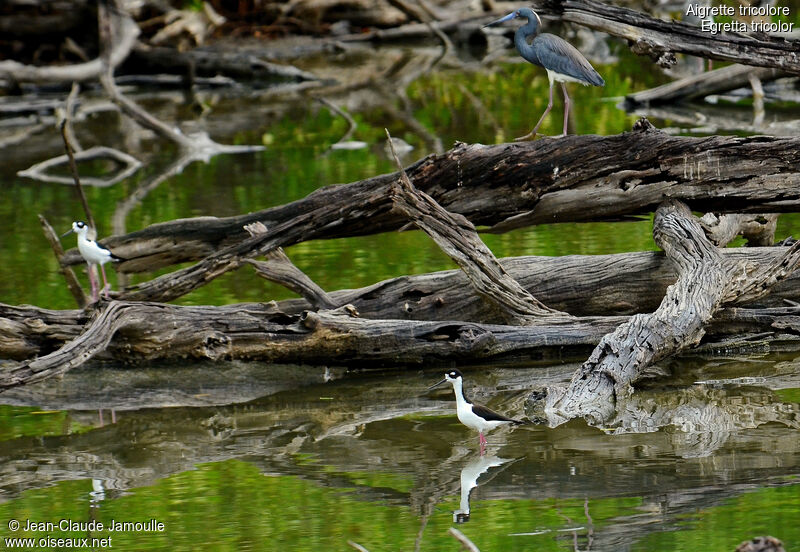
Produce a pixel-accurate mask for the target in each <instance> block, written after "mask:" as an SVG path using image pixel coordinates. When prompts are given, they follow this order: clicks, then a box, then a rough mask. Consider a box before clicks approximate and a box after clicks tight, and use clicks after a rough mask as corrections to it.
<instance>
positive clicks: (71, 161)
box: [61, 116, 97, 228]
mask: <svg viewBox="0 0 800 552" xmlns="http://www.w3.org/2000/svg"><path fill="white" fill-rule="evenodd" d="M66 129H67V117H66V116H65V117H64V120H63V121H61V137H62V138H63V139H64V149H66V150H67V157H68V158H69V170H70V172H71V173H72V179H73V180H74V181H75V190H77V192H78V197H79V198H80V200H81V205H83V212H84V213H86V222H87V223H89V226H90V227H91V228H97V226H95V223H94V217H93V216H92V210H91V209H90V208H89V202H88V201H87V200H86V194H84V193H83V187H82V186H81V179H80V176H78V165H77V164H76V163H75V155H74V154H73V153H72V146H71V145H70V143H69V137H68V136H67V130H66Z"/></svg>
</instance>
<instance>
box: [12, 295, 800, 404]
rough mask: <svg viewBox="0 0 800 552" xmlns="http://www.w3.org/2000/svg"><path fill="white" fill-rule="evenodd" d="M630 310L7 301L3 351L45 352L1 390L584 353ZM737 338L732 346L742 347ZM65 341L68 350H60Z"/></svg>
mask: <svg viewBox="0 0 800 552" xmlns="http://www.w3.org/2000/svg"><path fill="white" fill-rule="evenodd" d="M627 320H629V319H628V317H622V316H608V317H595V318H574V319H572V320H571V321H569V322H565V321H563V320H562V321H560V322H559V321H556V322H551V321H549V320H547V319H544V320H543V321H542V322H541V323H540V324H538V325H535V326H534V325H529V326H505V325H499V324H477V323H472V322H463V321H455V320H444V321H434V322H426V321H412V320H374V319H365V318H358V317H354V316H353V315H352V311H349V310H347V309H338V310H336V311H320V312H317V313H314V312H304V313H301V314H298V315H288V314H286V313H284V312H281V311H280V310H279V309H278V308H277V307H276V306H275V305H274V304H265V303H250V304H241V305H228V306H223V307H209V306H206V307H185V306H175V305H164V304H154V303H123V302H111V303H107V304H106V305H104V307H103V308H102V309H101V310H100V311H98V312H96V313H95V314H94V316H93V318H91V319H89V316H88V315H87V312H86V311H78V310H73V311H47V310H44V309H37V308H35V307H11V306H4V305H0V327H1V328H2V330H3V331H2V335H0V355H2V356H3V357H5V358H8V357H9V356H10V353H14V354H18V353H25V354H26V356H29V357H32V356H34V355H42V356H39V357H37V358H29V360H24V361H21V362H7V363H5V364H3V365H0V389H6V388H10V387H15V386H18V385H23V384H26V383H32V382H35V381H41V380H43V379H46V378H48V377H52V376H56V375H59V374H62V373H64V372H66V371H68V370H69V369H71V368H73V367H75V366H78V365H79V364H81V363H83V362H87V361H89V360H91V359H98V360H116V361H120V362H147V361H153V360H175V359H187V358H190V359H205V360H213V361H221V360H232V359H247V360H260V361H265V362H291V363H301V364H302V363H305V364H322V365H326V366H328V365H340V366H353V367H359V366H370V367H375V366H419V365H422V364H427V363H431V362H464V363H470V362H484V361H486V360H489V359H501V358H508V357H509V356H512V357H519V358H524V359H531V358H534V359H536V358H549V356H551V355H558V356H559V357H560V356H563V355H566V354H578V353H583V352H584V351H586V350H587V349H588V348H591V347H592V346H594V345H596V344H597V343H598V342H599V341H600V339H601V338H602V337H603V336H604V335H605V334H608V333H609V332H611V331H613V330H614V328H616V327H617V326H618V325H619V324H621V323H624V322H625V321H627ZM708 334H709V335H713V336H714V338H715V339H720V338H724V336H730V335H735V336H737V343H740V344H741V345H742V346H747V345H748V344H752V341H748V340H750V339H751V338H750V337H749V336H748V335H747V334H757V338H758V343H760V344H762V345H764V346H769V343H770V342H771V341H774V340H778V341H784V340H790V341H792V342H793V343H794V344H795V347H797V346H800V341H796V340H795V339H794V338H793V337H791V336H796V335H800V319H799V318H798V316H797V309H795V308H783V309H759V310H751V309H732V310H731V311H730V312H728V311H725V312H724V318H721V319H720V321H719V322H712V323H711V324H710V327H709V329H708ZM735 346H736V344H735V343H734V344H729V345H728V347H730V348H735ZM57 347H61V348H57Z"/></svg>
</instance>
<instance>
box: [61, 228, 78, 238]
mask: <svg viewBox="0 0 800 552" xmlns="http://www.w3.org/2000/svg"><path fill="white" fill-rule="evenodd" d="M74 231H75V230H73V229H72V228H70V229H69V230H67V231H66V232H64V233H63V234H61V237H62V238H65V237H67V236H69V235H70V234H72V233H73V232H74Z"/></svg>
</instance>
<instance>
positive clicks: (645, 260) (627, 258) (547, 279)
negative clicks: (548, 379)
mask: <svg viewBox="0 0 800 552" xmlns="http://www.w3.org/2000/svg"><path fill="white" fill-rule="evenodd" d="M784 251H785V250H784V249H783V248H780V247H764V248H761V247H748V248H730V249H720V254H721V255H723V256H724V257H726V258H729V259H730V260H731V262H753V263H757V264H768V263H771V262H776V261H777V259H778V258H779V257H780V256H781V255H783V253H784ZM500 263H501V265H502V266H503V268H504V269H505V271H506V272H508V274H509V275H510V276H511V277H512V278H513V279H514V280H516V281H517V282H519V283H520V285H522V287H523V288H524V289H526V290H527V291H528V292H529V293H530V294H531V295H533V296H534V297H536V298H538V299H539V300H540V301H541V302H542V303H544V304H545V305H548V306H549V307H550V308H553V309H556V310H559V311H564V312H568V313H570V314H572V315H574V316H604V315H608V316H617V315H631V314H636V313H642V312H651V311H653V310H655V309H656V308H657V307H658V305H659V303H661V300H662V299H663V298H664V293H665V292H666V290H667V287H668V286H670V285H671V284H673V283H674V282H675V280H676V279H677V277H678V274H677V272H676V270H675V266H674V265H673V264H672V263H671V262H670V261H669V259H666V258H665V257H664V255H663V253H659V252H655V251H642V252H636V253H619V254H614V255H568V256H564V257H509V258H506V259H500ZM554 274H557V275H558V277H557V278H554V277H553V275H554ZM329 296H330V299H331V301H332V302H333V304H334V305H336V306H342V305H346V304H352V305H353V306H354V307H355V308H356V309H357V310H358V312H359V313H360V314H361V316H363V317H365V318H386V319H395V318H397V319H402V320H428V321H433V320H471V321H473V322H479V323H500V322H501V321H502V320H503V318H502V316H501V314H500V313H499V312H498V311H497V309H496V308H494V307H493V306H492V305H491V304H488V303H487V302H486V301H485V300H483V299H482V298H481V297H480V296H479V295H478V294H477V293H475V292H474V291H472V290H471V289H470V286H469V281H468V280H467V277H466V276H465V275H464V273H463V272H461V271H460V270H446V271H441V272H432V273H428V274H420V275H416V276H400V277H398V278H391V279H389V280H384V281H382V282H377V283H375V284H372V285H370V286H367V287H363V288H359V289H352V290H339V291H333V292H331V293H330V294H329ZM787 300H788V301H791V302H800V274H796V273H793V274H792V275H791V276H789V278H787V279H786V280H784V281H782V282H778V283H777V284H776V285H775V287H774V288H773V289H772V291H771V293H770V294H769V295H767V296H765V297H761V298H758V299H756V300H754V301H753V302H750V303H744V305H747V306H748V307H751V308H755V307H770V308H778V307H781V306H785V305H786V304H787V303H786V301H787ZM278 307H279V309H280V310H281V311H283V312H286V313H287V314H299V313H301V312H302V311H305V310H312V309H314V304H313V303H311V302H308V301H305V300H302V299H287V300H285V301H280V302H278Z"/></svg>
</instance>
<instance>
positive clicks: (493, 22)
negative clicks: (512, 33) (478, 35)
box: [483, 11, 517, 28]
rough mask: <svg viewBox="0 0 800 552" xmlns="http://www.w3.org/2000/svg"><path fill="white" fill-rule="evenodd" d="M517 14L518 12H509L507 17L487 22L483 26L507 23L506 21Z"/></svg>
mask: <svg viewBox="0 0 800 552" xmlns="http://www.w3.org/2000/svg"><path fill="white" fill-rule="evenodd" d="M516 16H517V12H515V11H513V12H511V13H509V14H508V15H506V16H505V17H501V18H500V19H498V20H497V21H492V22H491V23H487V24H486V25H484V26H483V27H484V28H486V27H492V26H494V25H499V24H500V23H505V22H506V21H511V20H512V19H514V18H515V17H516Z"/></svg>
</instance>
